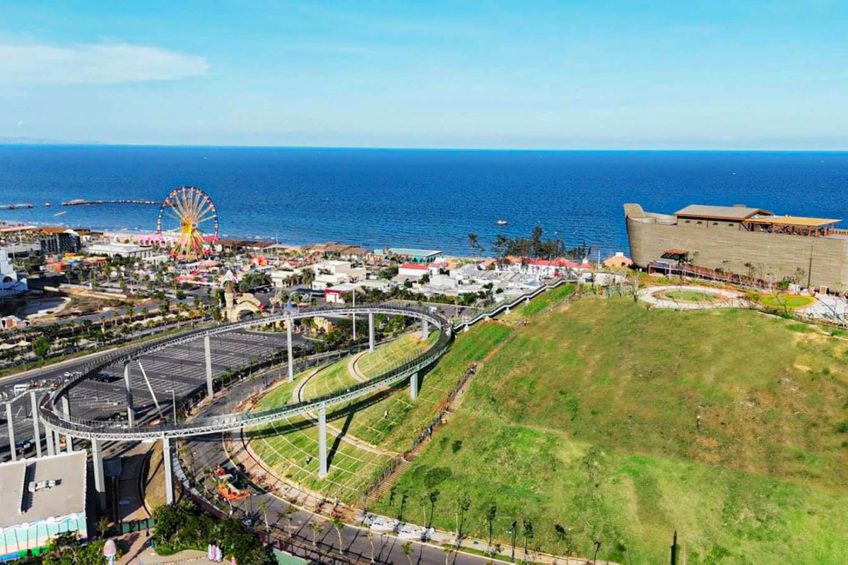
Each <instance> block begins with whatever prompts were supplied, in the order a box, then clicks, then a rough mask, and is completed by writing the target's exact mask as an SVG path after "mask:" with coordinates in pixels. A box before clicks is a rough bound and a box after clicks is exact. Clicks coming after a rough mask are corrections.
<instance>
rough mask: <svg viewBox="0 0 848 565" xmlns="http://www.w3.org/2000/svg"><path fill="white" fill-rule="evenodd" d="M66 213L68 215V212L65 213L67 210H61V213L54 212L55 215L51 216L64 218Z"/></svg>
mask: <svg viewBox="0 0 848 565" xmlns="http://www.w3.org/2000/svg"><path fill="white" fill-rule="evenodd" d="M67 213H68V211H67V210H62V211H61V212H56V213H55V214H53V216H54V217H58V216H64V215H65V214H67Z"/></svg>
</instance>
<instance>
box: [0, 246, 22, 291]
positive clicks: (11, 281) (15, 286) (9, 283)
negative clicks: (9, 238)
mask: <svg viewBox="0 0 848 565" xmlns="http://www.w3.org/2000/svg"><path fill="white" fill-rule="evenodd" d="M26 291H27V281H26V279H25V278H19V277H18V273H17V272H15V268H14V267H13V266H12V262H11V261H9V255H8V254H7V253H6V251H4V250H0V298H6V297H9V296H15V295H18V294H23V293H25V292H26Z"/></svg>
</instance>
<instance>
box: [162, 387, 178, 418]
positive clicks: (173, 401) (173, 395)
mask: <svg viewBox="0 0 848 565" xmlns="http://www.w3.org/2000/svg"><path fill="white" fill-rule="evenodd" d="M165 392H170V393H171V408H173V409H174V422H173V423H174V424H176V423H177V393H176V392H174V389H169V390H167V391H165Z"/></svg>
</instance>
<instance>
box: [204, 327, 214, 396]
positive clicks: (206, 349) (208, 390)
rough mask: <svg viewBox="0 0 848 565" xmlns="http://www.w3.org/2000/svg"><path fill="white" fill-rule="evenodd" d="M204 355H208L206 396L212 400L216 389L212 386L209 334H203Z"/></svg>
mask: <svg viewBox="0 0 848 565" xmlns="http://www.w3.org/2000/svg"><path fill="white" fill-rule="evenodd" d="M203 355H204V356H205V357H206V398H208V399H210V400H212V397H213V396H214V395H215V389H214V388H213V387H212V344H211V343H209V336H208V335H205V336H203Z"/></svg>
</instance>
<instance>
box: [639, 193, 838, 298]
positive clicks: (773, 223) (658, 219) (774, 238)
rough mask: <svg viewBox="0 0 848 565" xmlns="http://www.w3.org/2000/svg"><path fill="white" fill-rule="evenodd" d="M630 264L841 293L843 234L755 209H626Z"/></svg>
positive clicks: (829, 225)
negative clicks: (674, 266)
mask: <svg viewBox="0 0 848 565" xmlns="http://www.w3.org/2000/svg"><path fill="white" fill-rule="evenodd" d="M624 212H625V221H626V224H627V237H628V239H629V242H630V252H631V255H632V258H633V263H634V264H635V265H636V266H638V267H641V268H647V267H649V266H650V265H651V264H652V263H657V262H663V261H669V260H670V259H669V258H670V257H674V258H675V259H674V260H678V261H679V260H681V258H685V261H687V262H688V263H691V264H692V265H696V266H698V267H704V268H707V269H713V270H716V271H723V272H729V273H735V274H738V275H744V276H748V277H752V278H756V279H761V280H764V281H769V282H779V281H781V280H784V279H789V280H793V281H795V282H797V283H798V284H799V285H801V286H803V287H809V288H816V289H818V288H826V289H828V290H830V291H833V292H848V230H842V229H838V228H836V227H835V226H836V224H837V223H838V222H839V220H834V219H827V218H809V217H800V216H777V215H775V214H773V213H771V212H769V211H767V210H763V209H760V208H748V207H746V206H742V205H736V206H702V205H691V206H687V207H686V208H683V209H682V210H679V211H677V212H676V213H674V214H658V213H653V212H645V211H644V210H643V209H642V207H641V206H640V205H639V204H625V205H624Z"/></svg>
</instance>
